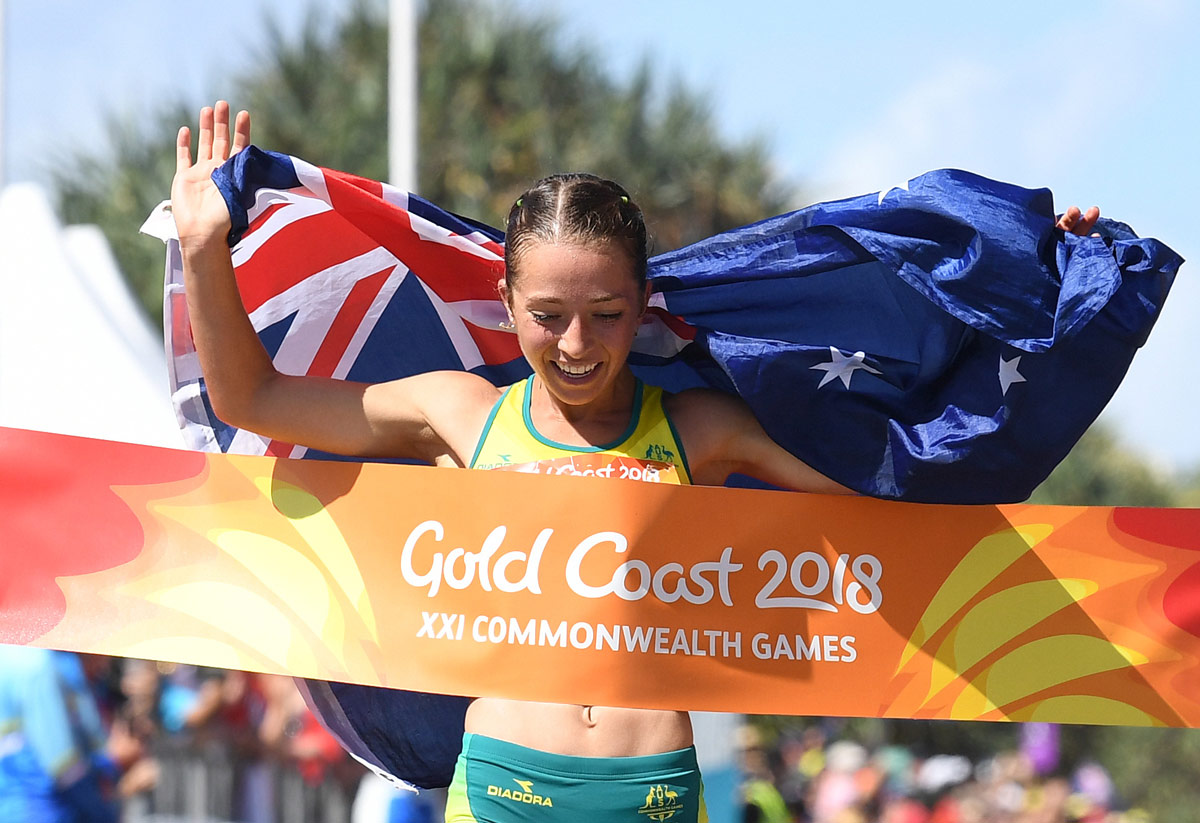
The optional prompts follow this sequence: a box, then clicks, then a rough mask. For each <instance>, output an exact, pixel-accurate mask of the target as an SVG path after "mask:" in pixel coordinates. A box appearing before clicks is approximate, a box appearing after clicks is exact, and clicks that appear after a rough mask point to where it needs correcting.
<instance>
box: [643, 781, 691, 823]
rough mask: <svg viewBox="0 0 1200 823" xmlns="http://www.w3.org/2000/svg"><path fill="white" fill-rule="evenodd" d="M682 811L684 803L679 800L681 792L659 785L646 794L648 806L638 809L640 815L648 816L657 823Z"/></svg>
mask: <svg viewBox="0 0 1200 823" xmlns="http://www.w3.org/2000/svg"><path fill="white" fill-rule="evenodd" d="M681 811H683V801H682V800H680V799H679V792H677V791H674V790H673V789H670V788H668V787H667V786H665V785H663V784H662V783H659V784H658V785H655V786H651V787H650V791H649V792H647V793H646V805H644V806H642V807H641V808H640V809H638V814H644V815H646V817H648V818H650V819H651V820H653V821H655V823H662V821H664V820H670V819H671V818H672V817H674V816H675V813H676V812H681Z"/></svg>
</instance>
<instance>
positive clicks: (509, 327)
mask: <svg viewBox="0 0 1200 823" xmlns="http://www.w3.org/2000/svg"><path fill="white" fill-rule="evenodd" d="M496 325H497V326H499V327H500V328H502V329H504V330H505V331H512V330H513V329H515V328H516V327H517V324H516V323H514V322H513V321H511V320H505V321H504V322H502V323H497V324H496Z"/></svg>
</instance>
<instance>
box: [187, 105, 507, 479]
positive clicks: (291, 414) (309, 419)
mask: <svg viewBox="0 0 1200 823" xmlns="http://www.w3.org/2000/svg"><path fill="white" fill-rule="evenodd" d="M229 114H230V112H229V105H228V104H227V103H225V102H224V101H221V102H218V103H217V104H216V106H215V107H211V108H210V107H206V108H204V109H203V110H202V111H201V112H200V124H199V125H200V129H199V140H198V149H197V153H196V158H195V160H193V159H192V156H191V151H190V148H189V144H190V140H191V131H190V129H188V128H187V127H186V126H185V127H183V128H181V129H180V130H179V135H178V138H177V140H176V171H175V180H174V182H173V183H172V185H171V210H172V213H173V215H174V217H175V225H176V229H177V231H178V234H179V247H180V253H181V256H182V259H183V276H184V286H185V290H186V293H187V301H188V312H189V315H190V320H191V326H192V335H193V338H194V340H195V344H196V352H197V354H198V356H199V359H200V367H201V370H202V371H203V374H204V379H205V383H206V385H207V388H208V395H209V400H210V401H211V403H212V406H213V410H214V412H216V414H217V416H218V417H220V418H221V419H222V420H224V421H225V422H227V423H229V424H230V425H233V426H237V427H239V428H244V429H249V430H251V431H254V432H257V433H259V434H262V435H264V436H267V437H271V438H274V439H279V440H284V441H288V442H292V443H302V444H304V445H307V446H312V447H315V448H319V449H322V450H324V451H331V452H337V453H340V454H348V455H357V456H392V457H413V458H417V459H422V460H428V461H430V462H434V461H438V460H441V459H443V458H446V457H448V458H450V460H452V461H454V462H459V463H461V462H462V460H463V458H464V455H465V456H467V457H469V454H470V449H471V448H472V447H473V446H474V438H475V436H476V435H477V434H478V432H479V430H480V429H481V428H482V425H483V419H484V418H485V417H486V415H487V410H488V408H490V405H491V403H492V401H493V400H494V397H495V396H496V389H495V388H494V387H492V386H491V384H489V383H488V382H487V381H485V380H483V379H482V378H479V377H476V376H475V375H471V374H467V373H458V372H431V373H429V374H423V375H417V376H414V377H410V378H406V379H403V380H396V381H393V382H390V383H380V384H374V385H368V384H362V383H351V382H348V381H342V380H330V379H324V378H316V377H296V376H290V375H284V374H280V373H279V372H277V371H276V369H275V367H274V365H273V364H272V362H271V358H270V357H269V356H268V355H267V352H266V350H265V349H264V348H263V346H262V344H261V343H260V342H259V340H258V336H257V334H255V332H254V328H253V327H252V326H251V323H250V319H249V318H248V317H247V315H246V311H245V308H244V307H243V305H242V300H241V296H240V294H239V293H238V288H237V282H236V280H235V278H234V272H233V261H232V257H231V256H230V251H229V247H228V245H227V243H226V237H227V235H228V233H229V229H230V226H231V221H230V217H229V211H228V209H227V207H226V205H225V201H224V198H223V197H222V196H221V193H220V192H219V191H218V190H217V187H216V185H215V184H214V183H213V181H212V173H213V171H214V170H215V169H216V168H217V167H219V166H220V165H221V164H222V163H224V162H225V161H226V160H227V159H228V158H229V157H230V156H231V155H233V154H236V153H237V152H239V151H241V150H242V149H243V148H245V147H246V146H247V145H249V143H250V116H249V115H248V114H247V113H246V112H244V111H243V112H240V113H239V114H238V115H237V118H236V120H235V121H234V123H233V129H232V132H231V130H230V118H229Z"/></svg>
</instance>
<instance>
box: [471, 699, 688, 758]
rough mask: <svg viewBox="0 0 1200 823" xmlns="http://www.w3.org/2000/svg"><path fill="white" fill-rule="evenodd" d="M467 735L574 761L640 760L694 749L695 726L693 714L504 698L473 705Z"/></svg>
mask: <svg viewBox="0 0 1200 823" xmlns="http://www.w3.org/2000/svg"><path fill="white" fill-rule="evenodd" d="M466 730H467V731H468V732H470V733H471V734H479V735H484V736H486V737H493V738H496V739H497V740H506V741H508V742H510V743H516V744H517V745H518V746H525V747H527V748H530V749H538V750H539V751H543V752H552V753H554V754H566V755H571V756H574V757H639V756H642V755H647V754H658V753H660V752H670V751H675V750H677V749H685V748H687V747H688V746H690V745H692V721H691V719H690V718H689V717H688V714H687V712H673V711H662V710H658V709H622V708H615V707H610V706H580V705H576V704H573V703H572V704H568V703H531V702H526V701H522V700H506V699H503V698H498V697H481V698H479V699H477V700H475V701H473V702H472V703H471V705H470V707H469V708H468V709H467V722H466Z"/></svg>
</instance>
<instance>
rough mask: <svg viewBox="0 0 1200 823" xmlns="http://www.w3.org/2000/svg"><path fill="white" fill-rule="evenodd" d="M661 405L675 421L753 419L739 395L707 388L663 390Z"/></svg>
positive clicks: (712, 421) (724, 421) (736, 420)
mask: <svg viewBox="0 0 1200 823" xmlns="http://www.w3.org/2000/svg"><path fill="white" fill-rule="evenodd" d="M663 407H664V408H665V409H666V410H667V413H668V414H670V415H671V417H672V419H675V420H676V421H677V422H679V421H682V420H684V419H688V418H696V419H698V420H706V421H709V422H710V423H722V424H731V423H737V422H746V421H747V420H753V419H754V414H753V412H751V411H750V407H749V406H747V405H746V403H745V401H743V400H742V399H741V398H740V397H738V396H737V395H733V394H728V393H727V392H723V391H718V390H716V389H709V388H696V389H685V390H683V391H681V392H667V391H664V392H663Z"/></svg>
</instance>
